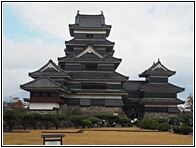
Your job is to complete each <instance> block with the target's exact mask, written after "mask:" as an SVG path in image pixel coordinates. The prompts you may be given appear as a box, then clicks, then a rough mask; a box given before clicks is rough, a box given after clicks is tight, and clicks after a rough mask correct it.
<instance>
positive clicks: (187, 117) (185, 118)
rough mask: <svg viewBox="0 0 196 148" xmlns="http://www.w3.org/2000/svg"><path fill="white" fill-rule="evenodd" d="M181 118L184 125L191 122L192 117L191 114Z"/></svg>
mask: <svg viewBox="0 0 196 148" xmlns="http://www.w3.org/2000/svg"><path fill="white" fill-rule="evenodd" d="M181 118H182V119H183V120H184V122H185V124H188V123H189V120H190V119H192V120H193V115H192V114H184V115H182V116H181Z"/></svg>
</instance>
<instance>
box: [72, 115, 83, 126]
mask: <svg viewBox="0 0 196 148" xmlns="http://www.w3.org/2000/svg"><path fill="white" fill-rule="evenodd" d="M83 119H84V117H83V116H80V115H72V116H70V117H69V120H70V121H71V122H72V123H73V124H74V125H75V127H76V128H78V127H79V126H80V125H82V120H83Z"/></svg>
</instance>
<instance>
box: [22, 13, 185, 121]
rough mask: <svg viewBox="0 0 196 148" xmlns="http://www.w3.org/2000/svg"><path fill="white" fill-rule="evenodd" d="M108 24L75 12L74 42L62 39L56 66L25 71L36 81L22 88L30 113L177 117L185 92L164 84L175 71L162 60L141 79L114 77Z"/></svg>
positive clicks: (115, 64) (101, 17)
mask: <svg viewBox="0 0 196 148" xmlns="http://www.w3.org/2000/svg"><path fill="white" fill-rule="evenodd" d="M110 30H111V25H107V24H105V17H104V15H103V13H101V14H99V15H84V14H79V12H78V13H77V15H76V17H75V23H74V24H70V25H69V32H70V35H71V37H73V39H71V40H69V41H65V46H66V48H65V50H64V51H65V56H63V57H59V58H58V65H57V64H56V63H54V62H53V61H52V60H49V61H48V62H47V63H46V64H45V65H44V66H43V67H41V68H40V69H38V70H36V71H34V72H31V73H29V76H30V77H32V78H33V79H34V80H33V81H31V82H28V83H26V84H23V85H21V86H20V87H21V88H22V89H24V90H26V91H29V92H30V98H25V99H24V100H25V101H27V102H29V103H30V106H29V110H30V111H38V112H41V113H59V114H65V115H68V114H80V115H83V116H92V115H95V114H114V115H120V116H127V117H129V118H147V117H153V118H154V117H155V118H156V117H168V116H172V115H175V114H178V112H179V110H178V109H177V104H181V103H183V101H181V100H179V99H178V98H177V93H179V92H182V91H184V88H181V87H178V86H175V85H173V84H170V83H169V82H168V78H169V77H170V76H172V75H174V74H175V71H172V70H169V69H168V68H166V67H165V66H164V65H163V64H162V63H161V61H160V60H158V61H157V62H156V63H153V65H152V66H150V68H148V69H147V70H145V71H144V72H142V73H141V74H140V75H139V77H145V81H134V80H128V77H126V76H124V75H122V74H120V73H117V72H116V69H117V67H118V66H119V65H120V63H121V59H118V58H115V57H113V54H114V52H115V51H114V49H113V48H114V42H111V41H109V40H107V37H108V36H109V34H110Z"/></svg>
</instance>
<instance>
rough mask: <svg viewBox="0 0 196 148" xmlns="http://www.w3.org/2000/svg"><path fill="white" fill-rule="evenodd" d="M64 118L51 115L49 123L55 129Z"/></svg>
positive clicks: (58, 115)
mask: <svg viewBox="0 0 196 148" xmlns="http://www.w3.org/2000/svg"><path fill="white" fill-rule="evenodd" d="M65 119H66V117H65V116H64V115H61V114H53V115H52V118H51V123H52V124H53V125H54V126H55V128H56V129H58V128H59V127H60V124H61V123H62V121H64V120H65Z"/></svg>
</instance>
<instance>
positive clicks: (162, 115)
mask: <svg viewBox="0 0 196 148" xmlns="http://www.w3.org/2000/svg"><path fill="white" fill-rule="evenodd" d="M177 115H178V113H174V114H171V113H163V112H145V113H144V118H168V117H172V116H177Z"/></svg>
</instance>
